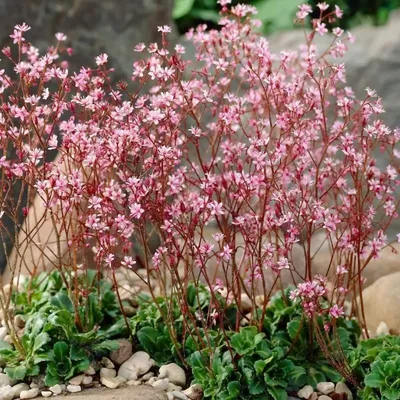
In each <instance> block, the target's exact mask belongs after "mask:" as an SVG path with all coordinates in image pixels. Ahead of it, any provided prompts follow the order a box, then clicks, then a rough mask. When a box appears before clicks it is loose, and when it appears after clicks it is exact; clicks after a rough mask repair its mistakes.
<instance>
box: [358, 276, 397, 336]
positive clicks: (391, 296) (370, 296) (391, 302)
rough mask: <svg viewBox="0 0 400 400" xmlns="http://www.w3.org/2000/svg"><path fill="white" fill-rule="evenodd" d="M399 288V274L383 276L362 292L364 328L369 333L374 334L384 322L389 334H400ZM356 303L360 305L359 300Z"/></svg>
mask: <svg viewBox="0 0 400 400" xmlns="http://www.w3.org/2000/svg"><path fill="white" fill-rule="evenodd" d="M399 287H400V272H398V273H396V274H391V275H387V276H383V277H382V278H380V279H378V280H377V281H376V282H375V283H374V284H373V285H371V286H368V287H367V288H366V289H365V290H364V291H363V302H364V312H365V319H366V324H367V326H366V328H367V329H368V330H369V331H370V332H376V331H377V329H378V326H379V324H381V323H382V322H384V323H385V324H386V326H387V328H388V329H389V332H390V334H393V335H399V334H400V291H399ZM357 303H358V304H359V303H360V301H359V299H358V301H357ZM360 312H361V309H360Z"/></svg>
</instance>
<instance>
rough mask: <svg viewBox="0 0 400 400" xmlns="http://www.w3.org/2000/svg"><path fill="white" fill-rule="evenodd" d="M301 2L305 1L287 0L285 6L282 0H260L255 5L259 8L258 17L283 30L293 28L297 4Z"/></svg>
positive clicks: (275, 28)
mask: <svg viewBox="0 0 400 400" xmlns="http://www.w3.org/2000/svg"><path fill="white" fill-rule="evenodd" d="M301 3H304V1H303V0H286V1H285V6H284V7H282V0H268V1H264V0H259V1H257V2H255V3H254V5H255V6H256V7H257V9H258V14H257V18H258V19H260V20H261V21H262V22H264V23H266V22H268V23H270V24H271V25H272V26H273V28H274V30H282V29H291V28H293V25H294V23H293V20H294V19H295V17H296V11H297V9H298V8H297V6H298V5H299V4H301Z"/></svg>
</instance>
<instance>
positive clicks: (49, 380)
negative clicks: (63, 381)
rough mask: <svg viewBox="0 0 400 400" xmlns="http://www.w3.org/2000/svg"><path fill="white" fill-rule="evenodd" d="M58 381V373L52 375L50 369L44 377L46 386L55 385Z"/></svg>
mask: <svg viewBox="0 0 400 400" xmlns="http://www.w3.org/2000/svg"><path fill="white" fill-rule="evenodd" d="M57 383H60V378H59V377H58V375H57V374H55V375H52V374H51V373H50V372H49V371H47V372H46V375H45V377H44V384H45V385H46V386H54V385H57Z"/></svg>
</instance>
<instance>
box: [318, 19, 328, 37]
mask: <svg viewBox="0 0 400 400" xmlns="http://www.w3.org/2000/svg"><path fill="white" fill-rule="evenodd" d="M315 32H318V33H319V34H320V35H321V36H324V35H325V34H326V33H328V29H327V28H326V25H325V24H324V23H323V22H319V21H317V26H316V28H315Z"/></svg>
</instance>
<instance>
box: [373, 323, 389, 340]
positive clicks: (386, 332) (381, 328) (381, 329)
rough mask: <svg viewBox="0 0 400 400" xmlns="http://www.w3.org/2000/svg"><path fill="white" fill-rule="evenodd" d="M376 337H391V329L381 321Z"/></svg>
mask: <svg viewBox="0 0 400 400" xmlns="http://www.w3.org/2000/svg"><path fill="white" fill-rule="evenodd" d="M375 334H376V336H380V335H389V334H390V333H389V328H388V326H387V325H386V324H385V323H384V322H383V321H381V322H380V323H379V325H378V327H377V328H376V332H375Z"/></svg>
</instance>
